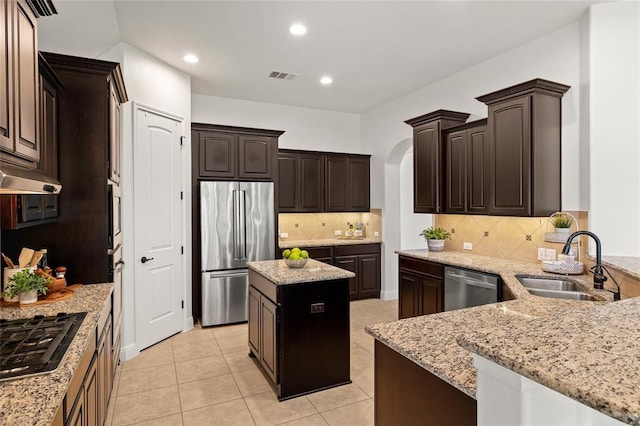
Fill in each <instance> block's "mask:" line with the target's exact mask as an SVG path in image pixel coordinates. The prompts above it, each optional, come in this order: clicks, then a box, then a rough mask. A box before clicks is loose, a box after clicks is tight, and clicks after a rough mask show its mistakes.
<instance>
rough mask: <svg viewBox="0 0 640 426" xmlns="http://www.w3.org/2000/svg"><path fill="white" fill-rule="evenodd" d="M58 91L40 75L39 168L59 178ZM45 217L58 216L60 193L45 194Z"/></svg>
mask: <svg viewBox="0 0 640 426" xmlns="http://www.w3.org/2000/svg"><path fill="white" fill-rule="evenodd" d="M57 98H58V92H57V90H56V89H55V88H54V87H53V85H52V84H51V83H49V82H48V81H47V80H46V79H45V78H43V77H42V76H41V77H40V154H41V159H40V163H39V164H38V168H39V169H40V170H42V172H44V173H45V174H46V175H48V176H51V177H54V178H56V179H57V178H58V100H57ZM42 197H43V212H42V218H43V219H50V218H54V217H58V195H43V196H42Z"/></svg>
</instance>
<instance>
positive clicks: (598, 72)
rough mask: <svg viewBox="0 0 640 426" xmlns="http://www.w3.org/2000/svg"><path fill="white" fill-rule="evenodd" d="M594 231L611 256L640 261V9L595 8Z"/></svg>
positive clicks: (633, 5) (626, 5)
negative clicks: (629, 257)
mask: <svg viewBox="0 0 640 426" xmlns="http://www.w3.org/2000/svg"><path fill="white" fill-rule="evenodd" d="M588 25H589V28H590V31H589V37H590V43H589V52H588V54H589V61H588V62H589V87H590V97H589V110H590V121H589V133H590V139H589V141H588V142H589V146H590V149H591V155H590V162H591V173H590V181H591V184H590V199H591V212H590V213H591V215H590V218H589V219H590V223H591V229H592V230H593V231H594V232H595V233H596V234H597V235H598V236H599V237H600V239H601V240H602V244H603V247H602V251H603V254H606V255H620V256H636V257H637V256H640V77H639V76H640V4H639V3H638V2H635V1H623V2H614V3H606V4H598V5H594V6H592V7H591V10H590V14H589V22H588Z"/></svg>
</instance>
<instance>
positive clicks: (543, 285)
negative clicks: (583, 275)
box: [516, 277, 581, 291]
mask: <svg viewBox="0 0 640 426" xmlns="http://www.w3.org/2000/svg"><path fill="white" fill-rule="evenodd" d="M516 278H518V281H520V282H521V283H522V285H523V286H525V287H526V288H536V289H540V290H556V291H580V290H581V289H580V286H578V284H576V283H575V282H573V281H567V280H560V279H553V278H537V277H516Z"/></svg>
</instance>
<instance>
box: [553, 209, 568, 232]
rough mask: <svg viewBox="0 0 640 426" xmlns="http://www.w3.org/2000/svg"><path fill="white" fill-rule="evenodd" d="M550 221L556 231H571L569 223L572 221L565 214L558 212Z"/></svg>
mask: <svg viewBox="0 0 640 426" xmlns="http://www.w3.org/2000/svg"><path fill="white" fill-rule="evenodd" d="M551 223H552V224H553V227H554V228H555V231H556V233H558V234H565V235H568V234H569V233H571V224H572V223H573V220H572V219H571V217H569V216H567V215H565V214H559V215H557V216H554V217H553V218H552V219H551Z"/></svg>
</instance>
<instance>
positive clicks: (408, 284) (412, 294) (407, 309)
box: [398, 256, 444, 319]
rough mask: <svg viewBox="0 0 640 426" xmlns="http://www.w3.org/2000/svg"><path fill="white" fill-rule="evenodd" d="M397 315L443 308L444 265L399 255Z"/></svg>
mask: <svg viewBox="0 0 640 426" xmlns="http://www.w3.org/2000/svg"><path fill="white" fill-rule="evenodd" d="M399 263H400V270H399V289H398V291H399V300H398V318H400V319H403V318H410V317H415V316H419V315H427V314H435V313H438V312H442V311H443V310H444V266H443V265H441V264H439V263H435V262H428V261H425V260H420V259H415V258H411V257H406V256H400V258H399Z"/></svg>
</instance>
